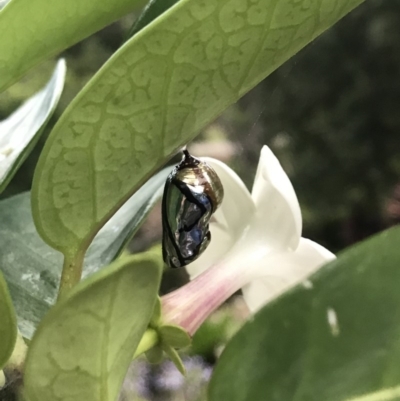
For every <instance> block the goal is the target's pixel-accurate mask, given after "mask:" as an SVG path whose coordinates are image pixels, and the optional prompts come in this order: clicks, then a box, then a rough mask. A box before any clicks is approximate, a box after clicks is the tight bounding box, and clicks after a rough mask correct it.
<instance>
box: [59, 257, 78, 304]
mask: <svg viewBox="0 0 400 401" xmlns="http://www.w3.org/2000/svg"><path fill="white" fill-rule="evenodd" d="M84 256H85V254H84V253H83V252H80V253H77V254H76V255H73V256H72V257H71V256H67V255H65V256H64V265H63V270H62V274H61V280H60V287H59V289H58V300H60V299H61V298H63V297H64V296H65V294H66V293H67V292H68V291H69V290H70V289H71V288H72V287H74V286H75V285H76V284H78V283H79V281H80V280H81V276H82V267H83V259H84Z"/></svg>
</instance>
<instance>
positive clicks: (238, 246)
mask: <svg viewBox="0 0 400 401" xmlns="http://www.w3.org/2000/svg"><path fill="white" fill-rule="evenodd" d="M202 160H203V161H205V162H207V163H208V164H210V165H211V166H212V167H213V168H214V169H215V170H216V172H217V174H218V175H219V177H220V179H221V182H222V185H223V186H224V191H225V196H224V200H223V202H222V205H221V206H220V208H219V209H218V210H217V211H216V213H215V215H214V218H213V221H212V222H211V224H210V231H211V243H210V245H209V247H208V248H207V249H206V251H205V252H204V253H203V255H201V256H200V257H199V258H198V259H197V260H196V261H195V262H193V263H192V264H190V265H189V266H187V270H188V272H189V274H190V276H191V279H192V280H193V281H192V282H191V283H189V284H188V285H187V286H185V287H186V289H185V287H182V288H181V289H179V290H177V291H175V292H173V293H171V294H168V295H167V296H165V297H163V309H164V314H165V316H166V317H167V318H168V319H169V320H171V321H173V322H174V323H176V324H180V325H182V326H183V327H184V328H186V329H187V330H188V331H189V332H194V331H195V330H196V329H197V327H198V326H199V325H200V324H201V323H202V321H203V320H204V319H205V318H206V317H207V316H208V315H207V316H204V315H205V314H207V313H208V314H209V313H211V312H210V310H211V309H212V308H214V309H215V308H216V307H217V306H219V304H221V303H222V302H223V301H224V300H225V299H227V298H228V297H229V296H230V295H232V294H233V293H234V292H235V291H237V290H238V289H240V288H241V289H242V291H243V296H244V299H245V301H246V303H247V305H248V306H249V308H250V310H251V311H253V312H254V311H256V310H258V309H259V308H260V307H262V306H263V305H265V304H267V303H268V302H270V301H271V300H272V299H274V298H276V297H277V296H278V295H280V294H281V293H283V292H285V291H287V290H288V289H289V288H291V287H293V286H294V285H296V284H298V283H300V282H302V281H304V280H305V279H306V278H307V276H309V275H310V274H311V273H313V272H314V271H316V270H317V269H318V268H319V267H321V266H322V265H323V264H325V263H326V262H328V261H330V260H332V259H334V258H335V256H334V255H333V254H332V253H331V252H329V251H328V250H327V249H325V248H323V247H322V246H320V245H318V244H317V243H315V242H313V241H310V240H308V239H305V238H302V237H301V229H302V220H301V212H300V206H299V203H298V200H297V197H296V194H295V192H294V189H293V187H292V184H291V182H290V180H289V178H288V176H287V175H286V173H285V172H284V171H283V169H282V167H281V165H280V163H279V161H278V160H277V158H276V157H275V156H274V154H273V153H272V152H271V150H270V149H269V148H268V147H267V146H264V147H263V149H262V151H261V157H260V161H259V164H258V168H257V173H256V177H255V181H254V185H253V190H252V193H251V194H250V193H249V191H248V190H247V188H246V187H245V185H244V184H243V182H242V180H241V179H240V178H239V177H238V176H237V174H236V173H235V172H234V171H232V170H231V169H230V168H229V167H228V166H227V165H226V164H224V163H222V162H220V161H218V160H215V159H211V158H202ZM207 298H208V299H207ZM182 303H183V304H184V305H182ZM207 306H208V308H207ZM182 307H183V308H186V309H187V310H186V312H185V309H181V308H182ZM202 308H203V309H202ZM205 309H207V310H206V311H205ZM188 310H192V313H191V314H190V313H189V311H188ZM189 314H190V316H189Z"/></svg>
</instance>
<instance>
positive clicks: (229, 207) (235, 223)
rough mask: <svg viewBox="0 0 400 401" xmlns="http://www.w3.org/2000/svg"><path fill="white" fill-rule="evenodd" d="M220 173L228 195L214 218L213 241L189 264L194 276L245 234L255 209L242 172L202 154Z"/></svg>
mask: <svg viewBox="0 0 400 401" xmlns="http://www.w3.org/2000/svg"><path fill="white" fill-rule="evenodd" d="M201 160H202V161H204V162H206V163H208V164H209V165H210V166H211V167H212V168H213V169H214V170H215V171H216V173H217V174H218V176H219V178H220V180H221V182H222V185H223V187H224V199H223V201H222V204H221V206H220V207H219V208H218V210H217V211H216V212H215V214H214V216H213V217H212V219H211V223H210V231H211V243H210V245H209V246H208V248H207V249H206V250H205V251H204V253H203V254H202V255H201V256H200V257H199V258H198V259H197V260H195V261H194V262H193V263H191V264H190V265H188V266H187V267H186V269H187V271H188V273H189V275H190V277H191V279H193V278H194V277H196V276H198V275H199V274H200V273H202V272H203V271H205V270H207V269H208V268H209V267H210V266H211V265H212V264H214V263H216V262H217V261H218V260H221V259H222V257H223V256H224V255H225V254H226V253H227V252H228V250H229V249H230V248H232V246H233V245H234V243H235V242H236V241H237V240H238V239H239V237H240V236H241V235H242V234H243V231H244V229H245V228H246V226H247V225H248V224H249V221H250V220H251V218H252V216H253V215H254V212H255V206H254V202H253V200H252V199H251V196H250V193H249V191H248V189H247V188H246V186H245V185H244V183H243V181H242V180H241V179H240V178H239V176H238V175H237V174H236V173H235V172H234V171H233V170H232V169H231V168H229V167H228V166H227V165H226V164H225V163H222V162H220V161H219V160H216V159H212V158H209V157H202V158H201Z"/></svg>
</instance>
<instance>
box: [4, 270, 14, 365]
mask: <svg viewBox="0 0 400 401" xmlns="http://www.w3.org/2000/svg"><path fill="white" fill-rule="evenodd" d="M16 338H17V320H16V317H15V311H14V307H13V305H12V302H11V297H10V294H9V292H8V288H7V284H6V282H5V280H4V278H3V275H2V274H1V271H0V339H1V340H0V372H1V368H2V367H3V366H4V364H5V363H6V362H7V361H8V358H9V357H10V356H11V353H12V351H13V349H14V344H15V340H16Z"/></svg>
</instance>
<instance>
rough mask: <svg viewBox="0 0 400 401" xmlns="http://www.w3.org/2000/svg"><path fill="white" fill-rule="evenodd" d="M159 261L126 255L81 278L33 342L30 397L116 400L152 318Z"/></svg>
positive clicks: (37, 400)
mask: <svg viewBox="0 0 400 401" xmlns="http://www.w3.org/2000/svg"><path fill="white" fill-rule="evenodd" d="M160 279H161V270H160V268H159V263H158V261H155V260H153V258H151V257H149V256H146V255H145V254H143V255H136V256H133V257H131V258H124V259H122V260H121V261H116V262H114V263H113V264H112V265H110V266H108V267H107V268H105V269H103V270H102V271H100V272H97V273H96V274H94V275H93V276H91V277H90V278H89V279H87V280H84V281H82V282H81V283H79V284H78V285H77V286H76V287H75V288H74V289H73V290H71V292H70V293H69V295H68V296H67V297H66V298H65V299H63V300H61V301H60V302H58V303H57V304H56V305H55V306H54V307H53V308H52V309H51V310H50V312H49V313H48V314H47V315H46V316H45V318H44V319H43V321H42V322H41V324H40V326H39V327H38V329H37V332H36V334H35V336H34V338H33V340H32V342H31V344H30V347H29V350H28V355H27V359H26V365H25V376H24V384H25V391H26V394H27V397H28V399H29V400H30V401H54V399H57V400H58V401H67V400H68V401H69V400H72V399H73V400H74V401H80V400H82V401H98V400H103V401H108V400H110V401H114V400H115V398H116V396H117V395H118V391H119V388H120V386H121V384H122V381H123V379H124V376H125V373H126V371H127V369H128V366H129V364H130V362H131V360H132V355H133V354H134V352H135V350H136V348H137V346H138V344H139V341H140V339H141V338H142V335H143V333H144V332H145V330H146V328H147V325H148V323H149V321H150V317H151V313H152V311H153V308H154V303H155V301H156V297H157V291H158V288H159V284H160Z"/></svg>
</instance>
